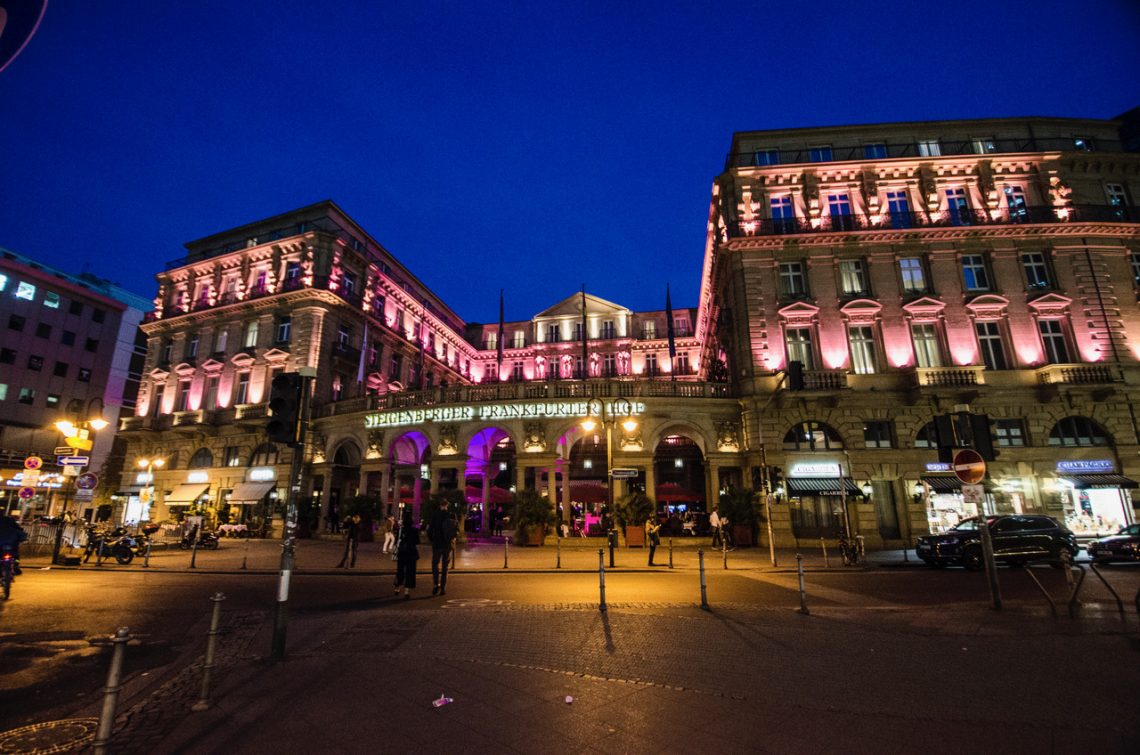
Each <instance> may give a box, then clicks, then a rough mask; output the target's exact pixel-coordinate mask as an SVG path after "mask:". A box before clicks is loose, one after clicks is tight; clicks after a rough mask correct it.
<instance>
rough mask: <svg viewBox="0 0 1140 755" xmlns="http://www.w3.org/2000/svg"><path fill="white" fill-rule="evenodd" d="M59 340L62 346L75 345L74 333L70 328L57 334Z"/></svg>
mask: <svg viewBox="0 0 1140 755" xmlns="http://www.w3.org/2000/svg"><path fill="white" fill-rule="evenodd" d="M59 342H60V343H62V344H63V345H64V346H74V345H75V334H74V333H72V332H71V331H70V330H65V331H63V332H62V333H60V334H59Z"/></svg>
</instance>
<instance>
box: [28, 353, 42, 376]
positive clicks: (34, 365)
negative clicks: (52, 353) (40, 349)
mask: <svg viewBox="0 0 1140 755" xmlns="http://www.w3.org/2000/svg"><path fill="white" fill-rule="evenodd" d="M43 368H44V358H43V357H38V356H35V355H34V354H33V355H31V356H29V357H28V369H29V370H31V371H32V372H39V371H41V370H42V369H43Z"/></svg>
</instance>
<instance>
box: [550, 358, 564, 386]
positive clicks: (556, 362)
mask: <svg viewBox="0 0 1140 755" xmlns="http://www.w3.org/2000/svg"><path fill="white" fill-rule="evenodd" d="M548 373H549V374H548V375H547V377H549V378H550V379H551V380H558V379H559V378H560V377H562V360H561V359H558V358H557V357H555V358H554V359H551V360H550V368H549V370H548Z"/></svg>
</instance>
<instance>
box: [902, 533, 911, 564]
mask: <svg viewBox="0 0 1140 755" xmlns="http://www.w3.org/2000/svg"><path fill="white" fill-rule="evenodd" d="M909 544H910V540H909V538H908V539H907V540H903V563H904V564H909V563H910V548H908V547H907V546H908V545H909Z"/></svg>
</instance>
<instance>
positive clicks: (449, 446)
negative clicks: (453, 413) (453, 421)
mask: <svg viewBox="0 0 1140 755" xmlns="http://www.w3.org/2000/svg"><path fill="white" fill-rule="evenodd" d="M458 427H459V426H458V425H440V426H439V453H440V455H441V456H453V455H455V454H457V453H459V443H458V442H457V441H456V439H455V436H456V433H457V430H458Z"/></svg>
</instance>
